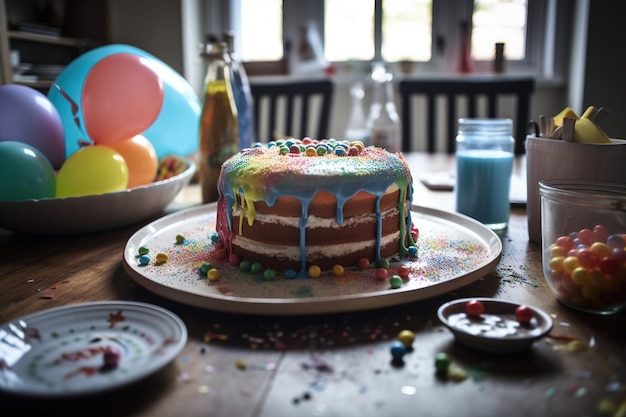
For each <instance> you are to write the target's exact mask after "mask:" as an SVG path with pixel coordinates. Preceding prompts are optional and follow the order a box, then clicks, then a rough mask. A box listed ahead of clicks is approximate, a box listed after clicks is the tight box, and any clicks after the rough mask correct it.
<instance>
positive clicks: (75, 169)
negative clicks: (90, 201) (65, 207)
mask: <svg viewBox="0 0 626 417" xmlns="http://www.w3.org/2000/svg"><path fill="white" fill-rule="evenodd" d="M127 184H128V166H127V165H126V161H124V158H122V155H120V154H119V153H118V152H116V151H114V150H113V149H111V148H109V147H107V146H104V145H93V146H85V147H84V148H81V149H79V150H78V151H76V152H74V153H73V154H72V155H71V156H70V157H69V158H67V159H66V160H65V162H64V163H63V166H62V167H61V169H60V170H59V173H58V175H57V192H56V196H57V197H79V196H85V195H91V194H103V193H111V192H114V191H120V190H123V189H125V188H126V186H127Z"/></svg>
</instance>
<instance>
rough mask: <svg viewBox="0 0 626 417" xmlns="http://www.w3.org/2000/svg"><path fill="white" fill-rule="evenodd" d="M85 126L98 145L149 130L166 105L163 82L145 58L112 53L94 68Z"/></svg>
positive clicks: (86, 87) (88, 88)
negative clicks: (164, 103) (162, 107)
mask: <svg viewBox="0 0 626 417" xmlns="http://www.w3.org/2000/svg"><path fill="white" fill-rule="evenodd" d="M81 105H82V110H83V117H84V119H85V129H86V130H87V134H88V135H89V137H90V138H91V139H92V140H93V141H94V142H95V143H96V144H98V145H105V144H110V143H115V142H117V141H120V140H124V139H128V138H130V137H132V136H134V135H137V134H139V133H141V132H143V131H144V130H146V129H147V128H148V127H150V125H151V124H152V122H154V120H155V119H156V118H157V116H158V115H159V112H160V111H161V106H162V105H163V82H162V81H161V79H160V78H159V76H158V75H157V74H156V73H155V72H154V70H152V68H150V66H149V65H148V63H147V62H146V59H145V58H142V57H140V56H137V55H133V54H128V53H122V54H113V55H109V56H107V57H106V58H103V59H101V60H100V61H99V62H98V63H97V64H96V65H94V66H93V68H91V70H90V71H89V73H88V74H87V78H86V79H85V84H84V85H83V94H82V97H81Z"/></svg>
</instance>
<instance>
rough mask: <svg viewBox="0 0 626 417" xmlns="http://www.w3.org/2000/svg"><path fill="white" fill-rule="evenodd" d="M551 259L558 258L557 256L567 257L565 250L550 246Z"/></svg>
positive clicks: (560, 247)
mask: <svg viewBox="0 0 626 417" xmlns="http://www.w3.org/2000/svg"><path fill="white" fill-rule="evenodd" d="M549 251H550V258H556V257H557V256H565V254H566V253H565V249H564V248H563V247H562V246H558V245H554V244H553V245H552V246H550V249H549Z"/></svg>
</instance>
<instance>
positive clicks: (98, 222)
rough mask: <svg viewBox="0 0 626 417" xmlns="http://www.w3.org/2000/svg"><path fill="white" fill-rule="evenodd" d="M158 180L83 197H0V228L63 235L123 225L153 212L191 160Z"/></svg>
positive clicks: (172, 192)
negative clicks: (181, 167)
mask: <svg viewBox="0 0 626 417" xmlns="http://www.w3.org/2000/svg"><path fill="white" fill-rule="evenodd" d="M180 159H181V160H182V161H183V163H184V164H185V165H186V167H187V168H186V169H185V171H183V172H182V173H180V174H178V175H176V176H174V177H171V178H168V179H166V180H162V181H155V182H153V183H150V184H148V185H142V186H138V187H133V188H129V189H126V190H122V191H118V192H114V193H106V194H96V195H88V196H84V197H68V198H42V199H39V200H22V201H0V229H6V230H10V231H13V232H16V233H29V234H38V235H49V234H55V235H64V234H73V233H87V232H97V231H102V230H108V229H113V228H116V227H121V226H127V225H130V224H133V223H137V222H139V221H141V220H145V219H147V218H149V217H151V216H154V215H157V214H159V213H160V212H162V211H163V209H164V208H165V206H167V205H168V204H169V203H170V202H171V201H172V200H173V199H174V197H176V194H178V192H179V191H180V190H181V189H182V188H183V187H184V186H185V185H187V184H188V183H189V181H190V180H191V177H192V176H193V174H194V173H195V170H196V166H195V163H194V162H193V161H192V160H191V159H189V158H180Z"/></svg>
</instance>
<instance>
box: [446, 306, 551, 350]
mask: <svg viewBox="0 0 626 417" xmlns="http://www.w3.org/2000/svg"><path fill="white" fill-rule="evenodd" d="M471 300H478V301H480V302H482V303H483V305H484V307H485V311H484V313H483V314H481V315H480V317H469V316H468V315H467V314H466V313H465V306H466V305H467V303H468V302H469V301H471ZM519 306H520V304H517V303H512V302H507V301H502V300H497V299H494V298H461V299H457V300H452V301H449V302H447V303H445V304H443V305H441V306H440V307H439V309H438V311H437V316H438V317H439V320H441V322H442V323H443V324H444V325H445V326H446V327H447V328H448V329H450V331H451V332H452V333H453V334H454V336H455V337H456V339H457V340H458V341H459V342H461V343H462V344H464V345H466V346H469V347H472V348H475V349H479V350H483V351H486V352H501V353H508V352H520V351H523V350H526V349H528V348H530V346H531V345H532V344H533V343H535V342H536V341H537V340H539V339H541V338H542V337H544V336H545V335H547V334H548V333H549V332H550V331H551V330H552V326H553V321H552V318H551V317H550V315H548V314H547V313H546V312H544V311H543V310H540V309H538V308H536V307H532V306H529V307H530V308H531V309H532V310H533V311H534V315H533V318H532V319H531V321H530V322H529V323H528V324H520V323H519V322H518V321H517V319H516V318H515V309H516V308H517V307H519Z"/></svg>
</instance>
